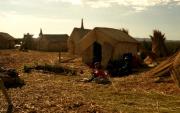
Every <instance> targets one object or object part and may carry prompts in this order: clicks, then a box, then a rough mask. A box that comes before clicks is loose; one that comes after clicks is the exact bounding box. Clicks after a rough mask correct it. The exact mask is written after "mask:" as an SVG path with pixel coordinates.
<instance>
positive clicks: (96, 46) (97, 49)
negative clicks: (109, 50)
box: [93, 42, 102, 64]
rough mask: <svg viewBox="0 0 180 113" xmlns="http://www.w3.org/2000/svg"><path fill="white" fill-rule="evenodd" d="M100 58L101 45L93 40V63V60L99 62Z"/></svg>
mask: <svg viewBox="0 0 180 113" xmlns="http://www.w3.org/2000/svg"><path fill="white" fill-rule="evenodd" d="M101 60H102V47H101V45H100V44H99V43H97V42H94V44H93V64H94V63H95V62H101Z"/></svg>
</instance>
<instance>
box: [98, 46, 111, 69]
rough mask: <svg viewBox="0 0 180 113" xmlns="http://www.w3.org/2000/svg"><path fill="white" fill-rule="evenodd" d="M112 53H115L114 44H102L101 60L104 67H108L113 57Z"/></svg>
mask: <svg viewBox="0 0 180 113" xmlns="http://www.w3.org/2000/svg"><path fill="white" fill-rule="evenodd" d="M112 53H113V46H111V45H110V44H108V43H104V44H103V45H102V61H101V64H102V66H103V67H106V66H107V65H108V62H109V60H110V59H111V57H112Z"/></svg>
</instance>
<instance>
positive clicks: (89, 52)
mask: <svg viewBox="0 0 180 113" xmlns="http://www.w3.org/2000/svg"><path fill="white" fill-rule="evenodd" d="M82 61H83V62H84V63H86V64H92V61H93V46H90V47H88V48H87V49H86V50H85V51H84V52H83V55H82Z"/></svg>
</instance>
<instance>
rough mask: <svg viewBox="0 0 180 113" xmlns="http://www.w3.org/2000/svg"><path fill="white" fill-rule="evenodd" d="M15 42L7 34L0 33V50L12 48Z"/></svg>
mask: <svg viewBox="0 0 180 113" xmlns="http://www.w3.org/2000/svg"><path fill="white" fill-rule="evenodd" d="M14 45H15V40H14V38H13V37H12V36H11V35H9V34H8V33H4V32H0V49H12V48H14Z"/></svg>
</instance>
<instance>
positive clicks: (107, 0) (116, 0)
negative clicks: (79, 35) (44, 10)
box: [50, 0, 180, 11]
mask: <svg viewBox="0 0 180 113" xmlns="http://www.w3.org/2000/svg"><path fill="white" fill-rule="evenodd" d="M50 1H62V2H69V3H72V4H81V5H89V6H90V7H93V8H100V7H111V6H112V4H118V5H120V6H127V7H132V8H133V9H135V10H136V11H142V10H145V9H147V8H148V7H152V6H157V5H167V4H169V3H171V2H176V4H177V5H180V0H50Z"/></svg>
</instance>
